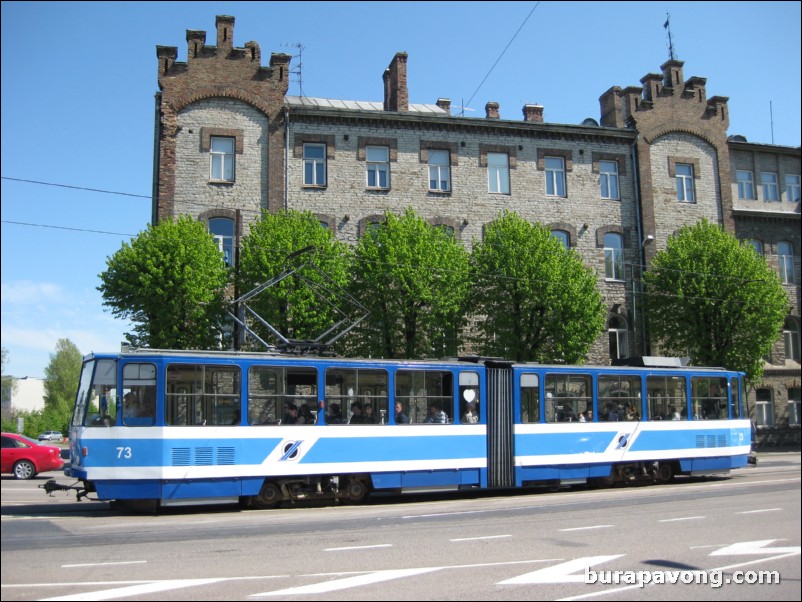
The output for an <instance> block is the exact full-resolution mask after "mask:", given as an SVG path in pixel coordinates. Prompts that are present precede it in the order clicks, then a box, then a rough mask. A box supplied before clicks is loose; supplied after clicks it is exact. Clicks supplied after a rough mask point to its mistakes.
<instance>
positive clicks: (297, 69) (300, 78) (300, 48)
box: [282, 42, 304, 96]
mask: <svg viewBox="0 0 802 602" xmlns="http://www.w3.org/2000/svg"><path fill="white" fill-rule="evenodd" d="M290 45H291V46H292V47H293V48H297V49H298V54H294V55H292V58H294V59H298V62H297V63H296V65H295V68H294V69H292V70H291V71H290V73H292V74H293V75H296V76H297V77H298V96H303V95H304V78H303V75H302V69H303V66H304V64H303V53H304V45H303V44H301V43H300V42H295V44H290ZM282 46H287V44H282Z"/></svg>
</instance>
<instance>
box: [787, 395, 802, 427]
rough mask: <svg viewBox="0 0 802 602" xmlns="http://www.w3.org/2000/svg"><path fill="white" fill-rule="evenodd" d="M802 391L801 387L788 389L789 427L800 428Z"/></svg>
mask: <svg viewBox="0 0 802 602" xmlns="http://www.w3.org/2000/svg"><path fill="white" fill-rule="evenodd" d="M801 392H802V389H800V388H799V387H789V388H788V425H789V426H799V410H800V407H799V406H800V403H802V399H800V393H801Z"/></svg>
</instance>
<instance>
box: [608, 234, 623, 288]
mask: <svg viewBox="0 0 802 602" xmlns="http://www.w3.org/2000/svg"><path fill="white" fill-rule="evenodd" d="M604 277H605V278H607V279H609V280H623V279H624V237H623V236H621V235H620V234H616V233H615V232H610V233H607V234H605V235H604Z"/></svg>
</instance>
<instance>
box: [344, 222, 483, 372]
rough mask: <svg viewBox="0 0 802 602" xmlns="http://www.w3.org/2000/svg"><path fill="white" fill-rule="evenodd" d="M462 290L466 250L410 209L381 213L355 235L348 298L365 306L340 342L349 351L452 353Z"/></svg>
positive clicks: (466, 288)
mask: <svg viewBox="0 0 802 602" xmlns="http://www.w3.org/2000/svg"><path fill="white" fill-rule="evenodd" d="M469 289H470V262H469V256H468V253H467V251H466V250H465V249H464V247H463V246H462V245H461V244H460V243H459V242H457V241H456V240H455V239H454V237H453V236H452V235H451V234H450V233H448V232H447V231H445V230H443V229H442V228H437V227H434V226H432V225H430V224H429V223H428V222H426V221H425V220H424V219H423V218H422V217H420V216H419V215H417V214H416V213H415V212H414V211H412V210H411V209H407V210H406V212H405V213H404V214H403V215H402V216H397V215H394V214H392V213H389V212H388V213H386V214H385V219H384V222H383V223H381V224H380V225H377V226H376V227H374V228H373V229H372V230H370V231H369V232H368V233H366V235H365V236H363V237H362V238H360V239H359V242H358V243H357V247H356V251H355V265H354V282H353V290H354V295H355V296H356V297H357V298H358V299H359V300H360V302H361V303H362V304H363V305H364V306H365V307H367V308H368V309H369V310H370V315H369V317H368V319H367V320H366V321H365V324H364V327H362V328H360V329H359V331H358V333H357V334H356V335H354V337H353V339H351V340H349V341H348V343H349V345H350V347H351V350H352V351H353V352H355V353H357V354H361V355H367V356H373V357H385V358H420V357H432V356H440V355H444V354H450V353H456V349H457V335H458V333H459V330H460V328H461V327H462V323H463V318H464V313H465V300H466V297H467V293H468V291H469Z"/></svg>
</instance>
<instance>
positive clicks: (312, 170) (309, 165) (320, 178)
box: [304, 143, 326, 186]
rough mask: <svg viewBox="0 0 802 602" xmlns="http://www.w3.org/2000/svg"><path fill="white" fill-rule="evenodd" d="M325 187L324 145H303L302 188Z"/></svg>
mask: <svg viewBox="0 0 802 602" xmlns="http://www.w3.org/2000/svg"><path fill="white" fill-rule="evenodd" d="M325 185H326V145H325V144H312V143H305V144H304V186H325Z"/></svg>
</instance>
